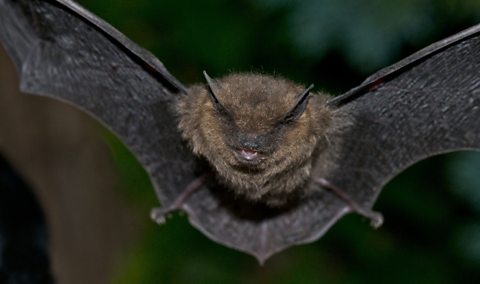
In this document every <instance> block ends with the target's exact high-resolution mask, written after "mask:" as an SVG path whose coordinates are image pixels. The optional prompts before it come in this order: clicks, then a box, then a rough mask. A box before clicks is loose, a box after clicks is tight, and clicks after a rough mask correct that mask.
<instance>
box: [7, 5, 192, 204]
mask: <svg viewBox="0 0 480 284" xmlns="http://www.w3.org/2000/svg"><path fill="white" fill-rule="evenodd" d="M0 42H1V43H2V44H3V46H4V47H5V49H6V50H7V52H8V53H9V55H10V56H11V57H12V58H13V61H14V62H15V64H16V67H17V71H18V73H19V76H20V80H21V83H20V84H21V89H22V90H23V91H25V92H27V93H31V94H37V95H43V96H48V97H53V98H56V99H60V100H63V101H67V102H70V103H72V104H73V105H75V106H77V107H79V108H81V109H83V110H85V111H87V112H88V113H90V114H91V115H93V116H94V117H95V118H97V119H99V120H100V121H101V122H103V123H104V124H105V125H106V126H107V127H108V128H110V129H111V130H112V131H114V132H115V133H116V134H117V135H119V136H120V138H121V139H122V141H123V142H124V143H125V144H126V145H127V146H128V147H129V148H130V149H131V150H132V151H133V152H134V154H135V155H136V157H137V158H138V160H139V161H140V162H141V163H142V164H143V165H144V166H145V168H146V169H147V171H148V172H149V174H150V176H151V177H152V179H153V184H154V186H155V188H156V191H157V194H158V195H159V197H160V199H161V201H162V202H163V203H164V204H168V203H170V202H171V201H172V200H173V199H174V198H175V196H176V195H177V194H178V193H179V192H180V191H181V189H182V188H184V187H185V183H188V181H189V180H191V179H192V178H193V173H192V172H191V171H192V167H191V162H192V159H191V157H190V156H189V154H188V153H186V151H185V149H184V147H183V146H182V144H181V137H180V135H179V134H178V133H177V130H176V123H175V117H174V115H173V112H172V110H171V109H170V105H171V102H172V99H173V98H174V96H175V95H179V93H181V92H184V91H185V88H184V87H183V86H182V84H181V83H179V82H178V81H177V80H176V79H175V78H174V77H173V76H171V75H170V74H169V73H168V72H167V70H166V69H165V68H164V67H163V65H162V64H161V63H160V61H158V60H157V59H156V58H155V57H154V56H153V55H151V54H150V53H148V52H147V51H145V50H143V49H141V48H140V47H138V46H137V45H135V44H134V43H133V42H131V41H129V40H128V39H127V38H126V37H125V36H123V35H122V34H121V33H120V32H118V31H117V30H115V29H114V28H113V27H111V26H110V25H108V24H107V23H105V22H103V21H102V20H100V19H98V18H97V17H95V16H94V15H92V14H91V13H89V12H88V11H86V10H85V9H83V8H82V7H80V6H78V5H77V4H76V3H74V2H72V1H68V0H57V1H55V0H51V1H48V0H45V1H40V0H17V1H15V0H0ZM160 189H161V190H160Z"/></svg>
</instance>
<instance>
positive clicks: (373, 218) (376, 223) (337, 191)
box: [315, 178, 383, 228]
mask: <svg viewBox="0 0 480 284" xmlns="http://www.w3.org/2000/svg"><path fill="white" fill-rule="evenodd" d="M315 181H316V182H317V183H318V184H319V185H320V186H322V187H323V188H324V189H326V190H328V191H330V192H331V193H333V194H334V195H336V196H337V197H338V198H340V199H341V200H343V201H344V202H345V203H347V205H348V206H349V207H350V208H351V209H352V210H353V212H355V213H357V214H360V215H362V216H364V217H366V218H368V219H370V224H371V225H372V227H374V228H378V227H380V226H381V225H382V223H383V216H382V214H380V213H378V212H375V211H372V210H370V209H367V208H363V207H361V206H360V205H358V203H356V202H355V201H354V200H353V199H352V198H351V197H350V195H348V194H347V193H346V192H345V191H343V190H342V189H341V188H338V187H337V186H335V185H333V184H332V183H330V182H329V181H328V180H326V179H324V178H318V179H316V180H315Z"/></svg>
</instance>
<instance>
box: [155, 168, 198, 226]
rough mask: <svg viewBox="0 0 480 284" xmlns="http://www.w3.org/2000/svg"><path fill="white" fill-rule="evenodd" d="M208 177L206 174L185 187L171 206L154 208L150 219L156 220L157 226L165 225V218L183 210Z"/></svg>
mask: <svg viewBox="0 0 480 284" xmlns="http://www.w3.org/2000/svg"><path fill="white" fill-rule="evenodd" d="M206 177H207V174H204V175H201V176H200V177H198V178H196V179H194V180H193V181H192V182H190V183H189V184H188V185H187V187H185V190H184V191H183V192H182V193H180V195H179V196H178V197H177V198H176V199H175V201H174V202H173V203H172V204H171V205H170V206H168V207H161V208H153V209H152V211H151V212H150V218H152V220H154V221H155V222H156V223H157V224H163V223H165V216H167V215H168V214H169V213H172V212H173V211H175V210H179V209H182V206H183V204H184V203H185V201H186V200H187V199H188V198H189V197H190V195H192V193H194V192H195V191H197V190H198V189H200V188H201V187H202V185H203V183H204V182H205V179H206Z"/></svg>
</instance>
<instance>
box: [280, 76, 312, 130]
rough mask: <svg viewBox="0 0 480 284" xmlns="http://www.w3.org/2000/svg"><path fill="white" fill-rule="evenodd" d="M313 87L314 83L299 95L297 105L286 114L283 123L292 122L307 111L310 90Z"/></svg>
mask: <svg viewBox="0 0 480 284" xmlns="http://www.w3.org/2000/svg"><path fill="white" fill-rule="evenodd" d="M312 89H313V84H311V85H310V86H309V87H308V88H306V89H305V90H304V91H303V92H302V93H300V94H299V95H298V100H297V103H296V104H295V106H294V107H293V108H292V109H291V110H290V111H289V112H288V113H287V114H286V115H285V116H284V118H283V119H282V121H281V122H282V123H290V122H293V121H295V120H297V119H298V118H299V117H300V116H301V115H302V114H303V112H304V111H305V109H306V108H307V104H308V98H309V97H310V91H311V90H312Z"/></svg>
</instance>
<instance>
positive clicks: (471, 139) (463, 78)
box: [317, 25, 480, 207]
mask: <svg viewBox="0 0 480 284" xmlns="http://www.w3.org/2000/svg"><path fill="white" fill-rule="evenodd" d="M334 102H335V104H337V106H338V107H339V111H341V112H344V113H347V114H348V115H351V116H352V118H353V125H352V126H351V127H350V128H349V130H348V131H346V132H345V133H344V134H343V135H342V137H341V141H340V148H339V149H340V150H339V151H338V152H336V153H331V155H332V158H331V159H332V160H333V162H332V163H333V164H335V165H336V166H335V167H333V168H332V169H329V170H326V169H321V167H320V166H319V167H318V168H317V174H318V175H323V176H325V177H326V178H327V179H329V180H330V181H331V182H332V183H334V184H335V185H337V186H339V187H341V188H343V189H344V190H345V191H347V192H348V193H349V194H350V195H351V196H353V197H354V198H355V199H356V200H358V201H359V202H361V203H362V205H364V206H365V207H371V206H372V204H373V202H374V201H375V199H376V197H377V195H378V193H379V192H380V190H381V189H382V187H383V186H384V185H385V183H387V182H388V181H389V180H390V179H391V178H393V177H394V176H395V175H397V174H398V173H399V172H401V171H402V170H404V169H405V168H407V167H408V166H410V165H412V164H413V163H415V162H417V161H419V160H422V159H424V158H427V157H429V156H432V155H436V154H440V153H446V152H451V151H456V150H465V149H480V25H477V26H474V27H473V28H470V29H468V30H466V31H464V32H461V33H459V34H457V35H455V36H453V37H450V38H447V39H446V40H443V41H440V42H438V43H436V44H433V45H431V46H429V47H427V48H426V49H424V50H421V51H420V52H418V53H416V54H414V55H412V56H410V57H407V58H406V59H405V60H403V61H400V62H399V63H397V64H395V65H393V66H392V67H388V68H386V69H384V70H381V71H380V72H379V73H377V74H374V75H373V76H371V77H370V78H369V79H367V81H366V82H365V83H364V84H362V85H361V86H360V87H359V88H355V89H353V90H352V91H350V92H348V93H347V94H345V95H343V96H341V97H339V98H338V99H336V100H334Z"/></svg>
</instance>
